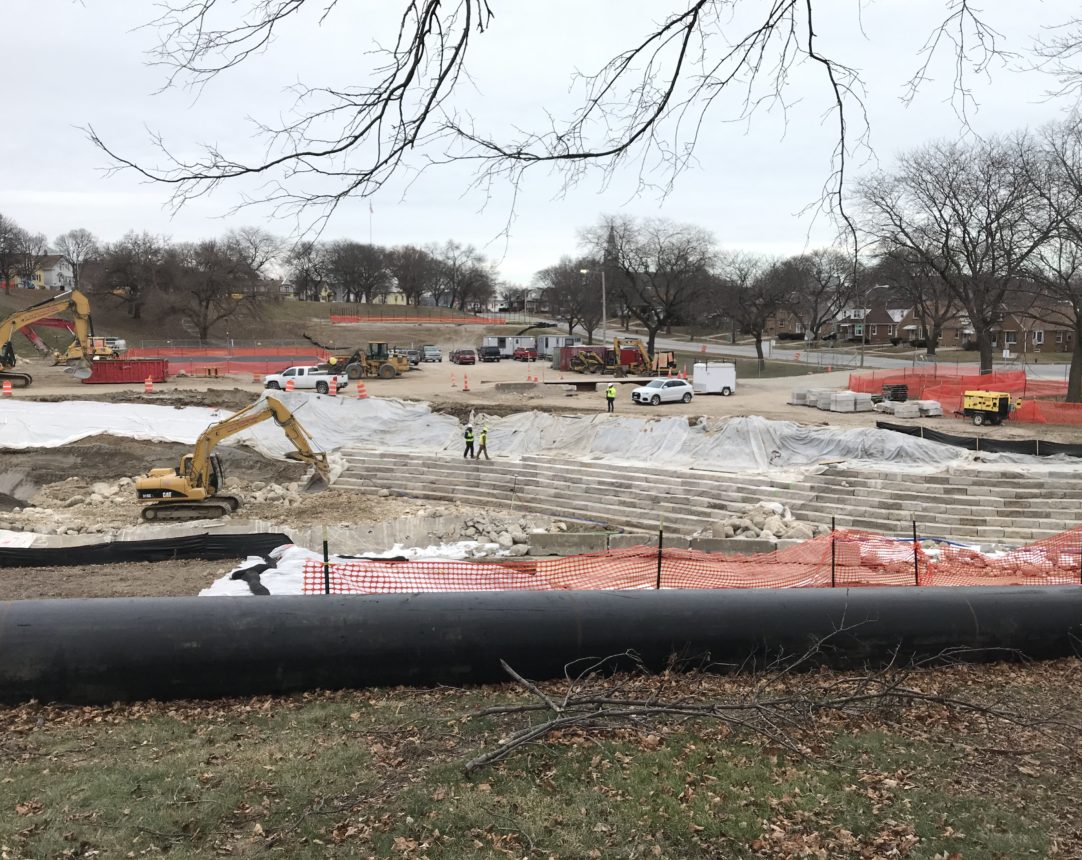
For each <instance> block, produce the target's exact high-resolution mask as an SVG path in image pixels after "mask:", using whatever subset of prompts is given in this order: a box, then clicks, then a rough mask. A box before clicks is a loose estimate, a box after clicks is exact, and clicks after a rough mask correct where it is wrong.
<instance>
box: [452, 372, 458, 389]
mask: <svg viewBox="0 0 1082 860" xmlns="http://www.w3.org/2000/svg"><path fill="white" fill-rule="evenodd" d="M451 387H452V388H458V386H457V385H455V375H454V374H453V373H452V374H451Z"/></svg>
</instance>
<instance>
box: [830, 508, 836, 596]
mask: <svg viewBox="0 0 1082 860" xmlns="http://www.w3.org/2000/svg"><path fill="white" fill-rule="evenodd" d="M836 569H837V549H836V546H835V543H834V517H831V518H830V587H831V588H834V587H835V585H837V580H836V579H835V577H836Z"/></svg>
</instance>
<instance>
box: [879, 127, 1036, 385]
mask: <svg viewBox="0 0 1082 860" xmlns="http://www.w3.org/2000/svg"><path fill="white" fill-rule="evenodd" d="M1030 147H1032V141H1031V140H1030V139H1029V138H1027V137H1026V136H1025V135H1019V136H1017V137H1016V138H1014V139H1011V140H1005V139H1001V138H989V139H985V140H979V141H975V142H973V143H971V144H960V143H935V144H931V145H929V146H925V147H923V148H921V149H918V150H915V151H913V152H910V153H906V154H904V155H902V156H901V157H900V158H899V160H898V165H897V167H896V168H895V169H894V170H893V171H892V172H890V173H879V174H876V175H875V176H873V177H872V178H870V179H868V180H866V181H864V182H862V183H861V184H860V198H861V203H862V207H863V209H864V212H865V214H866V223H865V228H866V230H867V231H868V233H869V234H870V235H871V236H872V237H873V238H874V239H875V240H876V241H878V242H880V243H882V244H884V245H887V246H892V247H895V248H899V249H903V250H904V251H905V253H906V254H907V255H909V257H910V258H911V259H912V260H914V261H920V262H921V263H923V264H924V265H926V266H927V267H928V269H929V270H931V271H933V272H935V274H936V276H937V277H938V278H939V279H940V280H941V281H942V284H943V286H944V288H945V289H946V290H947V292H949V293H950V294H951V295H953V296H954V297H955V299H956V300H957V301H958V303H959V304H960V305H961V306H962V308H963V309H964V310H965V312H966V314H967V315H968V318H969V324H970V325H971V326H972V328H973V332H974V337H975V339H976V342H977V347H978V349H979V351H980V361H981V372H983V373H990V372H991V371H992V329H993V327H994V326H995V325H996V324H997V323H999V322H1000V321H1001V320H1002V319H1003V316H1004V315H1005V313H1006V299H1007V298H1008V296H1009V295H1010V294H1011V292H1012V291H1014V290H1017V288H1018V285H1019V280H1020V278H1022V277H1024V275H1025V273H1026V268H1027V266H1028V265H1029V263H1030V260H1031V258H1032V257H1033V255H1034V254H1035V253H1036V252H1037V251H1038V250H1039V249H1040V247H1041V246H1042V244H1043V243H1044V242H1046V241H1047V240H1048V239H1049V237H1050V236H1051V235H1052V232H1053V231H1054V229H1055V228H1056V223H1055V220H1056V219H1055V218H1054V217H1049V213H1048V211H1047V208H1046V207H1045V206H1044V205H1043V203H1042V202H1041V200H1040V196H1039V194H1038V193H1037V192H1036V191H1035V190H1034V188H1033V186H1032V183H1031V182H1030V180H1029V176H1028V174H1027V170H1026V165H1025V161H1024V158H1023V156H1022V153H1023V152H1024V151H1025V150H1027V149H1028V148H1030Z"/></svg>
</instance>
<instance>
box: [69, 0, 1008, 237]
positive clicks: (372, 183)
mask: <svg viewBox="0 0 1082 860" xmlns="http://www.w3.org/2000/svg"><path fill="white" fill-rule="evenodd" d="M941 3H942V15H941V16H934V17H933V19H932V20H931V21H930V22H929V30H930V34H929V37H928V40H927V42H926V43H925V45H924V48H923V50H922V51H921V57H920V59H919V60H918V67H917V68H916V70H915V71H913V72H912V73H910V72H903V73H902V79H901V81H899V82H900V83H903V84H904V86H905V88H906V92H907V97H909V98H912V96H913V95H914V94H915V93H916V92H917V91H918V90H919V89H920V88H921V87H922V86H923V85H924V84H925V83H926V81H927V80H929V79H930V78H931V77H932V75H931V73H930V69H931V68H932V66H933V63H934V62H936V61H938V60H939V59H940V58H941V57H943V55H944V54H947V55H949V56H947V57H945V59H947V60H948V61H949V62H950V65H951V67H952V69H953V76H949V83H948V84H947V86H949V87H952V91H951V98H952V99H953V100H954V101H955V104H956V108H957V111H958V113H959V116H960V117H962V118H963V121H964V119H965V117H966V115H967V105H968V104H970V103H971V101H972V97H971V95H970V91H969V84H968V77H969V76H970V75H974V74H980V75H987V73H988V72H989V69H990V67H991V66H992V64H993V62H994V61H995V60H996V59H997V58H1001V57H1002V56H1003V55H1004V49H1003V48H1002V46H1001V43H1002V42H1003V41H1004V37H1003V36H1001V35H1000V34H999V33H997V32H996V31H995V30H994V29H993V28H992V27H991V26H990V25H989V24H988V23H987V22H986V20H985V19H984V17H983V16H982V14H981V13H980V11H979V10H978V9H976V8H975V7H974V6H973V5H972V4H971V3H970V2H968V0H941ZM340 5H342V6H344V5H345V4H337V3H333V2H332V3H330V4H327V3H323V2H317V0H246V2H230V3H227V2H225V0H198V2H196V0H163V2H162V3H160V4H159V7H160V14H159V16H158V17H157V19H155V20H154V21H153V25H154V26H156V28H157V30H158V33H159V35H160V43H159V45H158V47H157V49H156V51H154V52H153V58H152V59H153V61H154V62H156V63H157V64H159V65H161V66H164V67H165V68H166V69H167V70H168V79H167V86H170V85H185V84H186V85H189V86H191V87H194V88H196V89H199V88H201V87H202V86H204V85H205V84H206V83H207V82H209V81H210V80H212V79H213V78H214V77H215V76H217V75H220V74H223V73H227V72H229V71H231V70H234V69H236V68H237V67H239V66H242V65H244V64H245V63H246V62H247V61H248V60H249V59H250V58H251V57H252V56H253V55H258V54H262V53H264V52H265V51H272V50H274V49H275V47H276V45H275V42H276V41H277V40H276V39H275V38H274V37H275V36H276V35H278V34H279V33H280V32H282V31H284V30H287V29H288V28H289V27H291V26H295V25H297V24H298V23H299V22H300V21H301V20H302V19H304V18H305V17H306V16H307V17H308V18H309V19H315V18H318V20H319V21H320V22H324V23H325V21H326V19H329V18H331V17H333V16H334V15H335V14H339V13H340V12H341V11H342V9H341V8H340ZM399 8H400V9H401V10H402V12H401V15H399V16H397V17H396V21H397V26H396V28H395V30H394V31H393V32H392V33H388V34H386V35H385V36H384V37H383V38H381V37H380V35H379V34H376V35H375V36H374V39H373V41H375V42H377V43H379V44H383V45H386V46H387V47H385V48H381V49H378V50H377V51H376V52H375V56H374V57H373V58H372V64H371V68H370V69H369V70H368V71H367V73H365V72H362V73H360V80H358V82H357V83H356V84H354V85H346V86H342V85H333V86H320V85H304V84H302V85H298V87H297V94H296V95H297V99H296V104H295V107H294V109H293V112H292V113H291V114H289V115H287V118H286V119H285V120H280V121H278V122H275V123H273V124H260V125H259V126H258V130H259V132H260V133H261V134H262V135H263V136H264V137H265V138H266V142H267V144H268V145H267V147H266V152H267V153H268V155H267V156H266V157H265V158H259V159H256V160H254V161H248V160H240V159H238V158H236V157H234V156H231V155H229V154H228V153H226V152H223V151H222V150H221V149H219V148H218V147H216V146H207V147H206V148H205V149H204V150H203V151H202V152H201V153H200V154H198V155H195V156H191V157H180V156H177V155H175V154H174V151H173V150H171V149H170V147H169V146H168V145H167V144H166V143H165V141H163V140H161V139H160V138H159V139H157V140H156V143H157V145H158V147H159V150H160V163H158V164H149V163H145V162H144V161H143V160H142V159H141V158H135V159H133V158H131V157H128V156H125V155H122V154H120V153H118V152H116V151H115V150H114V149H112V148H111V147H110V146H109V145H107V144H106V143H105V142H104V140H103V139H102V138H101V137H100V136H99V135H98V133H97V132H96V131H95V130H94V129H93V128H91V129H88V133H89V135H90V137H91V139H92V140H93V141H94V142H95V143H96V144H97V145H98V146H100V147H101V148H102V149H103V150H104V151H105V152H106V153H108V154H109V155H110V157H111V158H112V159H113V162H114V163H115V164H116V165H118V167H121V168H130V169H133V170H136V171H138V172H139V173H140V174H142V175H143V176H146V177H149V178H151V179H153V180H156V181H159V182H163V183H166V184H168V185H170V186H172V188H173V201H174V203H175V204H177V205H181V204H183V203H184V202H185V201H187V200H190V199H192V198H194V197H198V196H201V195H204V194H207V193H209V192H211V191H213V190H214V189H215V188H217V187H218V186H220V185H221V184H222V183H223V182H229V181H231V180H234V179H239V178H243V177H251V176H258V177H261V178H263V179H267V180H269V181H268V182H267V185H266V187H267V188H269V189H271V190H269V191H268V193H267V195H266V197H265V198H264V199H265V200H266V201H267V202H270V203H272V204H275V205H277V206H278V207H280V208H281V207H284V208H286V209H292V210H297V209H304V208H306V207H310V206H315V207H318V209H319V210H320V213H321V215H322V216H323V217H326V216H328V215H329V214H330V213H331V212H332V211H333V210H334V208H335V207H336V206H337V205H338V203H339V202H341V200H343V199H344V198H346V197H350V196H368V195H371V194H374V193H375V192H376V191H377V190H378V189H379V188H380V187H381V186H382V185H383V184H384V183H385V182H387V181H388V179H389V178H390V177H391V176H393V175H394V174H395V173H396V172H398V171H399V170H400V169H402V168H403V167H408V166H411V165H410V164H409V161H408V159H409V157H410V155H411V153H414V152H416V153H417V158H418V159H419V160H420V161H422V162H423V163H424V164H425V165H435V164H446V163H448V162H462V161H465V162H467V163H470V164H472V165H474V166H475V167H477V169H478V175H477V178H478V181H479V182H481V183H487V182H490V181H492V180H494V179H498V178H506V179H508V180H509V181H511V182H512V183H516V182H518V181H519V179H520V178H521V175H522V173H523V172H524V171H525V170H527V169H529V168H531V167H534V166H537V165H546V166H549V167H555V168H556V169H558V170H561V171H563V173H564V176H565V178H566V181H567V182H568V183H573V182H575V181H577V180H579V179H580V178H581V177H582V176H583V175H584V174H585V173H586V172H587V171H588V170H590V168H591V167H594V168H596V169H598V170H600V171H602V172H603V174H604V175H609V174H611V173H612V172H614V171H616V170H617V169H619V168H621V167H622V166H623V165H625V164H639V165H640V166H641V167H640V181H641V183H642V184H643V185H644V186H646V185H650V186H653V187H660V188H661V189H662V190H664V189H667V188H668V187H669V186H670V185H671V183H672V181H673V179H674V178H675V176H677V175H678V174H679V173H680V172H681V171H682V170H683V169H684V168H685V167H687V165H688V164H689V163H691V161H692V159H693V155H694V150H695V145H696V141H697V138H698V135H699V133H700V131H701V129H702V128H703V127H704V125H705V124H707V123H714V124H717V123H718V122H722V121H726V120H734V119H743V120H749V119H750V118H751V117H752V115H753V114H755V113H756V112H757V111H758V110H759V109H761V108H771V107H775V108H780V109H781V110H783V111H784V110H785V109H786V106H787V103H788V101H789V100H790V94H789V91H790V88H791V87H792V86H793V80H794V79H795V78H796V77H797V75H796V72H797V71H798V69H801V68H803V69H807V70H809V71H810V72H812V73H813V74H816V75H817V76H818V80H819V82H820V86H821V89H820V91H819V95H820V102H821V103H822V104H823V106H824V108H825V109H826V112H827V114H828V118H829V119H830V120H831V121H832V123H833V125H834V127H835V129H836V135H837V136H836V138H835V143H834V146H833V151H832V152H831V153H830V154H829V155H827V156H826V158H825V161H827V162H828V163H829V168H827V169H826V170H825V172H826V173H827V174H828V177H827V178H826V180H825V183H824V197H823V199H824V202H825V204H826V206H827V207H828V208H831V209H833V210H835V211H836V212H838V213H839V214H842V215H843V217H844V198H843V189H844V187H845V182H846V178H847V171H848V169H849V162H850V160H851V159H852V156H853V153H854V150H856V149H858V148H861V147H862V146H864V145H865V134H866V131H867V118H866V115H865V111H864V103H863V98H864V82H863V80H862V78H861V77H860V74H859V73H858V71H857V70H856V69H855V68H854V67H853V66H851V65H847V64H846V63H845V62H844V61H843V60H840V59H838V58H836V57H835V56H832V55H830V54H827V53H825V52H824V51H823V50H822V49H821V48H820V44H821V43H820V41H819V39H820V37H821V36H822V37H823V38H825V39H829V38H830V36H831V32H830V27H831V26H832V25H833V26H839V24H838V21H837V19H835V20H833V21H832V20H831V19H830V18H827V19H820V17H818V15H817V11H818V8H819V4H818V3H816V2H814V0H768V2H765V3H758V2H755V3H753V2H751V0H684V2H681V3H674V4H671V7H670V8H669V9H665V8H661V9H658V8H656V6H655V7H651V9H650V11H649V13H648V14H649V19H648V20H647V21H644V22H643V24H642V27H641V33H640V35H638V36H636V37H635V38H633V39H632V40H630V42H629V44H628V45H626V46H625V47H623V48H622V49H620V50H618V51H617V52H616V53H615V55H613V56H612V57H611V58H609V59H607V60H604V61H602V62H600V63H599V66H598V67H597V70H596V71H595V72H593V73H592V74H587V75H578V74H577V72H576V73H575V78H574V83H573V92H574V94H575V96H576V97H577V99H578V102H577V107H573V108H572V109H571V110H570V112H569V113H568V114H567V115H564V116H559V115H557V116H546V117H545V120H544V121H543V122H542V123H539V124H538V125H537V126H536V127H534V128H525V129H516V131H513V132H511V133H510V136H509V137H505V136H502V135H497V134H494V133H492V132H489V131H487V130H486V129H484V128H483V127H479V126H480V123H479V122H478V121H477V120H475V119H474V118H473V117H471V116H470V115H468V114H466V113H465V112H464V111H463V110H462V109H461V108H460V107H459V106H458V105H457V104H456V100H455V98H454V95H455V92H456V87H457V85H458V83H459V81H460V80H461V79H462V77H463V76H464V75H467V76H468V58H469V57H472V56H473V53H474V49H475V45H476V44H477V41H478V40H479V39H481V38H483V37H485V36H487V35H488V34H489V33H490V32H492V28H491V26H490V25H491V24H492V21H493V12H492V9H491V8H490V0H405V2H401V3H400V5H399ZM899 8H901V7H899ZM852 14H853V16H859V15H860V12H859V11H857V9H856V7H854V10H853V12H852ZM905 14H907V15H908V14H910V13H909V11H908V9H907V10H906V12H905ZM859 20H860V19H859V17H857V18H856V22H857V23H859ZM852 23H854V20H853V19H849V20H846V21H844V24H845V25H846V26H848V25H850V24H852ZM497 38H498V37H497ZM287 59H288V58H287ZM801 96H802V97H804V93H803V92H802V93H801ZM185 149H187V147H185ZM412 166H417V164H416V162H415V163H414V164H413V165H412ZM327 180H330V187H328V182H327Z"/></svg>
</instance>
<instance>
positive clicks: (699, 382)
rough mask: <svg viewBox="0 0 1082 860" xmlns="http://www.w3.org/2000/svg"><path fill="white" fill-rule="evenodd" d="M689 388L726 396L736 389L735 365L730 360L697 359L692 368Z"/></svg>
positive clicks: (700, 392) (698, 392) (701, 392)
mask: <svg viewBox="0 0 1082 860" xmlns="http://www.w3.org/2000/svg"><path fill="white" fill-rule="evenodd" d="M691 390H692V391H694V392H695V393H696V394H720V395H722V396H723V397H728V396H729V395H730V394H732V393H734V392H735V391H736V365H735V364H733V363H732V362H731V361H698V362H696V363H695V366H694V367H693V368H692V373H691Z"/></svg>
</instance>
